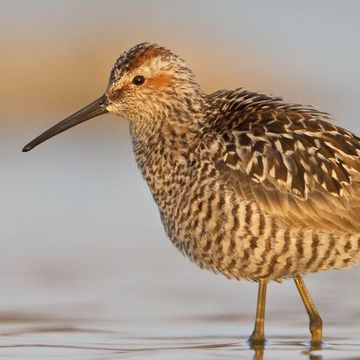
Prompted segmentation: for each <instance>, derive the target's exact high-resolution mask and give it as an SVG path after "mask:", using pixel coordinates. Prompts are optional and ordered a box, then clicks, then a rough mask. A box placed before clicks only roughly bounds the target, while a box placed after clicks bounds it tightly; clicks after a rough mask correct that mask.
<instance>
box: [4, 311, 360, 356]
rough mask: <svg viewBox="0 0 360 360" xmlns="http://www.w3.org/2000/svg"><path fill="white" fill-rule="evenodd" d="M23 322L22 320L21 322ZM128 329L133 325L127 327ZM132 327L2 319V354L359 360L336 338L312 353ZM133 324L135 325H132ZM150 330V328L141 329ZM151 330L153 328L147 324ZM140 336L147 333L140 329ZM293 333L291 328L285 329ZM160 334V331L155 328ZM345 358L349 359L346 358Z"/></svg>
mask: <svg viewBox="0 0 360 360" xmlns="http://www.w3.org/2000/svg"><path fill="white" fill-rule="evenodd" d="M21 319H23V321H21ZM128 325H129V326H128ZM130 325H131V324H130V323H123V324H122V323H118V324H114V323H111V322H109V323H99V322H92V323H91V322H90V323H89V322H87V323H86V326H85V324H84V323H83V322H82V321H74V319H46V318H44V317H38V316H36V315H35V316H32V315H23V314H19V315H16V314H12V315H9V316H1V315H0V354H1V356H4V357H11V356H15V357H16V356H21V354H26V356H27V357H36V356H45V357H46V358H50V357H51V356H52V355H55V354H56V355H58V356H61V358H62V359H70V358H71V359H85V358H86V359H93V360H97V359H98V360H100V359H104V358H106V359H119V355H121V354H122V355H124V356H125V357H127V356H129V357H131V358H132V359H139V360H140V359H142V360H143V359H147V360H155V359H156V360H159V359H174V360H176V359H184V358H186V359H193V358H194V359H204V360H206V359H229V358H231V359H235V358H236V359H238V358H239V359H249V360H250V359H253V360H263V359H265V358H267V357H269V358H272V359H274V358H276V359H285V360H289V359H291V360H293V359H303V360H306V359H309V360H325V359H326V360H331V359H332V360H335V359H336V360H345V359H348V360H350V359H356V358H358V357H357V356H358V354H359V352H360V344H359V343H354V342H350V343H348V344H347V341H348V340H346V339H331V343H326V345H325V346H324V348H323V349H316V348H311V347H310V348H309V347H308V346H307V345H306V342H301V341H298V340H294V338H295V337H282V338H275V339H271V341H268V342H267V343H266V345H265V346H259V345H256V346H253V347H251V346H249V345H248V342H247V341H245V340H242V341H239V340H238V338H236V337H235V336H234V335H229V336H227V335H223V336H216V335H212V336H199V335H196V334H189V336H186V337H184V336H181V337H179V336H171V335H159V336H144V337H141V336H136V335H134V334H133V331H130V332H127V331H125V329H127V328H129V329H130V328H131V326H130ZM133 325H134V324H133ZM142 325H143V326H145V327H146V324H145V323H144V324H142ZM148 325H149V324H148ZM153 325H157V326H160V333H162V334H165V333H166V332H168V331H169V330H170V329H171V328H172V326H171V324H169V323H166V322H165V323H162V324H159V323H157V324H153ZM185 325H186V326H183V325H182V324H181V323H180V324H179V328H180V329H181V332H186V329H189V323H188V322H187V323H186V324H185ZM136 329H137V331H135V333H136V332H142V330H143V328H142V327H141V325H140V324H137V326H136ZM285 330H287V331H288V330H289V329H285ZM154 331H155V332H158V331H159V328H157V329H151V332H154ZM344 354H346V356H344Z"/></svg>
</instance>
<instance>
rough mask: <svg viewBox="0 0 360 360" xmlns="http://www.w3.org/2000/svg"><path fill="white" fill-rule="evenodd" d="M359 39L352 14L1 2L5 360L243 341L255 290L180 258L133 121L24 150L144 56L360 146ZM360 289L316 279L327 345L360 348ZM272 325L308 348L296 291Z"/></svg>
mask: <svg viewBox="0 0 360 360" xmlns="http://www.w3.org/2000/svg"><path fill="white" fill-rule="evenodd" d="M359 33H360V2H358V1H355V0H354V1H351V0H347V1H330V0H317V1H313V0H302V1H300V0H293V1H287V0H272V1H259V0H255V1H239V0H227V1H205V0H202V1H191V0H182V1H172V0H170V1H165V0H158V1H156V0H149V1H145V0H143V1H140V0H133V1H130V0H128V1H111V0H107V1H100V0H97V1H96V0H63V1H61V2H60V1H58V2H55V1H54V2H50V1H46V0H32V1H25V0H24V1H20V0H0V49H1V50H0V85H1V86H0V109H1V112H0V126H1V132H0V149H1V158H0V159H1V160H0V161H1V205H0V234H1V237H0V241H1V252H0V288H1V295H0V341H1V344H5V345H6V353H4V351H5V349H4V348H0V349H1V350H0V355H1V354H3V355H4V354H6V355H8V356H10V355H14V354H18V356H20V357H21V356H22V355H24V356H25V354H29V351H30V350H29V349H30V348H28V347H27V346H26V344H28V345H29V344H30V345H31V344H33V343H36V342H37V343H40V344H44V343H46V344H52V345H53V346H54V344H59V343H60V344H63V345H64V343H66V344H69V343H71V344H73V342H75V343H76V342H78V343H83V342H88V343H93V342H94V341H92V340H91V339H92V338H91V336H93V337H94V338H96V339H99V338H101V339H102V342H101V343H102V344H104V343H112V344H113V345H114V343H115V344H117V345H118V343H117V342H116V341H120V340H119V339H120V338H121V339H124V338H126V336H127V337H128V339H129V338H131V336H133V338H134V337H135V336H138V337H139V336H140V335H139V334H142V335H143V338H144V339H145V338H146V339H149V338H150V337H151V336H158V337H159V338H162V339H164V338H166V337H171V336H173V338H172V339H178V338H185V339H188V341H189V342H191V341H192V340H190V339H196V337H197V336H198V337H199V338H201V339H202V340H201V341H200V340H199V342H202V343H211V342H215V343H216V342H219V341H220V342H221V341H223V342H224V341H225V342H226V341H230V342H231V341H232V339H233V341H238V340H239V341H240V340H241V341H245V339H246V336H247V335H248V334H249V333H250V331H251V330H252V325H253V319H254V316H255V301H256V294H257V287H256V285H255V284H251V283H246V282H241V283H237V282H235V281H228V280H226V279H224V278H222V277H221V276H216V275H214V274H211V273H207V272H204V271H202V270H200V269H198V268H197V267H196V266H195V265H193V264H191V263H190V262H189V261H188V260H187V259H185V258H183V257H182V256H181V255H179V253H178V252H177V251H176V249H175V248H173V246H172V245H171V243H170V241H168V239H167V238H166V236H165V234H164V231H163V229H162V226H161V222H160V218H159V215H158V211H157V208H156V206H155V204H154V203H153V201H152V197H151V195H150V193H149V191H148V189H147V186H146V184H145V183H144V181H143V180H142V178H141V176H140V173H139V171H138V169H137V167H136V164H135V162H134V159H133V155H132V152H131V143H130V138H129V135H128V124H127V122H126V121H125V120H123V119H120V118H116V117H113V116H111V115H106V116H102V117H99V118H96V119H94V120H91V121H89V122H87V123H85V124H82V125H80V126H78V127H76V128H74V129H71V130H70V131H68V132H66V133H64V134H61V135H59V136H58V137H56V138H54V139H52V140H51V141H48V142H46V143H44V144H43V145H41V146H40V147H39V148H36V149H35V150H33V151H32V152H30V153H26V154H23V153H21V149H22V147H23V145H25V144H26V143H27V142H28V141H29V140H31V139H32V138H34V137H35V136H37V135H38V134H39V133H40V132H42V131H43V130H45V129H47V128H48V127H49V126H51V125H52V124H54V123H55V122H58V121H59V120H61V119H63V118H64V117H66V116H67V115H69V114H71V113H73V112H74V111H76V110H78V109H80V108H81V107H83V106H84V105H86V104H88V103H89V102H90V101H92V100H94V99H96V98H97V97H99V96H100V95H101V94H102V93H103V91H104V89H105V87H106V85H107V80H108V75H109V71H110V69H111V67H112V65H113V63H114V61H115V60H116V58H117V57H118V56H119V55H120V54H121V53H122V52H123V51H124V50H126V49H128V48H129V47H131V46H133V45H135V44H137V43H140V42H143V41H150V42H156V43H158V44H160V45H163V46H165V47H168V48H170V49H171V50H173V51H174V52H175V53H177V54H179V55H180V56H181V57H183V58H184V59H185V60H186V61H187V63H188V65H189V66H190V67H191V68H192V69H193V71H194V73H195V74H196V75H197V78H198V81H199V82H200V83H201V85H202V86H203V88H204V89H205V90H206V91H207V92H212V91H215V90H217V89H220V88H235V87H240V86H241V87H245V88H248V89H251V90H257V91H261V92H265V93H271V94H274V95H282V96H284V97H285V98H286V99H287V100H289V101H296V102H300V103H305V104H312V105H315V106H316V107H318V108H320V109H322V110H325V111H328V112H330V113H332V114H333V116H334V118H335V119H336V120H335V122H336V123H337V124H339V125H341V126H343V127H346V128H349V129H351V130H352V131H354V132H356V133H358V134H360V123H359V114H358V108H359V97H360V87H359V84H360V61H359V60H360V42H359ZM359 276H360V268H354V269H352V270H349V271H344V272H341V273H340V272H334V271H332V272H327V273H321V274H316V275H311V276H309V277H308V279H307V283H308V285H309V289H310V291H311V293H312V294H313V297H314V300H315V302H316V303H317V305H318V308H319V310H320V312H321V314H322V316H323V318H324V320H325V324H326V326H327V328H325V335H326V336H328V337H329V338H330V339H331V338H332V337H338V336H339V334H346V330H344V329H349V328H350V330H349V332H350V335H349V336H350V337H351V336H355V338H356V336H358V334H359V325H358V324H359V320H360V307H359V305H358V303H357V298H358V296H359V295H360V287H359ZM267 318H268V322H267V333H268V336H269V337H276V336H279V337H281V336H285V335H289V334H291V336H293V339H296V338H300V337H301V338H303V339H307V338H308V330H307V321H308V320H307V317H306V314H305V311H304V310H303V307H302V304H301V301H300V299H299V298H298V295H297V292H296V289H295V287H294V285H293V283H292V282H289V281H286V282H284V283H283V284H282V285H278V284H272V285H271V286H270V287H269V294H268V316H267ZM342 325H344V326H343V328H341V326H342ZM84 329H85V330H84ZM94 329H95V330H94ZM100 329H102V330H103V331H105V330H106V331H110V329H111V331H115V334H116V336H115V335H113V337H109V336H107V335H103V337H102V335H99V334H101V332H100ZM289 329H290V330H289ZM354 329H355V330H354ZM81 330H84V331H81ZM90 330H91V331H92V332H93V333H90V335H89V334H88V333H87V332H86V331H90ZM75 331H77V332H78V333H79V335H78V336H79V338H76V337H75V338H74V337H71V340H70V338H66V334H69V333H72V332H75ZM60 332H61V334H63V335H61V336H59V333H60ZM94 332H95V334H96V335H94ZM44 333H46V335H44ZM51 334H55V335H56V336H51ZM84 334H85V335H84ZM91 334H93V335H91ZM131 334H132V335H131ZM355 334H356V335H355ZM5 335H6V336H5ZM9 335H14V336H13V337H9ZM15 335H16V336H15ZM81 336H84V337H83V338H82V337H81ZM344 337H347V335H344ZM64 338H65V339H67V340H64ZM110 338H111V339H112V340H111V341H110V340H109V339H110ZM74 339H75V340H74ZM105 339H106V340H105ZM225 339H226V340H225ZM229 339H230V340H229ZM357 340H359V339H357ZM173 341H174V342H176V341H175V340H173ZM129 343H131V341H129V342H128V343H127V344H122V345H123V346H125V345H129ZM150 343H151V342H150ZM165 343H166V344H168V341H165ZM358 343H359V341H358ZM19 344H23V345H24V344H25V345H24V346H25V349H24V350H21V349H22V348H20V347H19V346H16V345H19ZM11 345H14V346H13V347H12V346H11ZM30 345H29V346H30ZM133 346H134V347H135V348H136V347H137V346H138V343H134V345H133ZM148 346H149V345H148ZM50 348H51V347H49V349H50ZM31 349H32V350H31V351H34V352H36V351H40V350H39V349H35V348H34V347H31ZM34 349H35V350H34ZM49 349H48V350H47V351H50V350H49ZM41 351H44V350H41ZM58 351H59V349H58V348H57V349H56V353H57V354H58ZM1 352H2V353H1ZM18 352H19V353H18ZM218 355H219V354H218ZM172 356H173V357H172V358H173V359H175V358H176V357H175V356H174V354H173V355H172ZM188 356H190V355H189V354H188ZM199 356H200V355H199ZM199 356H198V357H196V358H197V359H200V357H199ZM329 356H330V355H329ZM149 357H150V356H149V355H147V358H149ZM330 357H331V356H330ZM330 357H327V358H330ZM85 358H87V359H88V358H90V357H85ZM155 358H156V359H157V358H160V356H158V355H155V357H154V359H155ZM167 358H169V357H167ZM179 358H180V357H179ZM187 358H189V357H187ZM193 358H195V357H193ZM204 358H208V357H204ZM219 358H221V356H220V355H219ZM277 358H279V357H277ZM292 358H294V359H295V358H296V357H292ZM337 359H339V357H337Z"/></svg>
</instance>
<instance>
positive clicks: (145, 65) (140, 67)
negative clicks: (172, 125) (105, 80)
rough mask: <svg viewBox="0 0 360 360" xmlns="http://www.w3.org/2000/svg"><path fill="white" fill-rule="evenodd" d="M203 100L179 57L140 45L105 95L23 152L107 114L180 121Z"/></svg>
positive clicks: (118, 67) (123, 59)
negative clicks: (176, 119) (178, 119)
mask: <svg viewBox="0 0 360 360" xmlns="http://www.w3.org/2000/svg"><path fill="white" fill-rule="evenodd" d="M202 98H203V94H202V91H201V89H200V87H199V85H198V84H197V82H196V81H195V77H194V75H193V73H192V72H191V70H190V69H189V68H187V67H186V65H185V62H184V61H183V60H182V59H181V58H180V57H178V56H177V55H175V54H173V53H172V52H171V51H170V50H167V49H165V48H163V47H160V46H158V45H156V44H149V43H142V44H139V45H136V46H134V47H133V48H131V49H129V50H128V51H126V52H124V53H123V54H122V55H121V56H120V57H119V58H118V60H117V61H116V62H115V65H114V66H113V68H112V70H111V74H110V79H109V84H108V87H107V89H106V91H105V94H104V95H102V96H101V97H100V98H99V99H97V100H95V101H94V102H92V103H91V104H89V105H87V106H86V107H84V108H83V109H81V110H80V111H78V112H76V113H75V114H73V115H71V116H69V117H68V118H66V119H65V120H63V121H61V122H59V123H58V124H56V125H54V126H53V127H51V128H50V129H48V130H47V131H45V132H44V133H43V134H41V135H39V136H38V137H37V138H35V139H34V140H33V141H31V142H30V143H29V144H28V145H26V146H25V147H24V149H23V151H29V150H31V149H32V148H34V147H35V146H37V145H39V144H40V143H42V142H44V141H45V140H47V139H49V138H51V137H53V136H55V135H57V134H59V133H61V132H63V131H65V130H67V129H69V128H71V127H73V126H75V125H77V124H80V123H82V122H84V121H86V120H89V119H91V118H94V117H96V116H98V115H101V114H105V113H107V112H110V113H114V114H116V115H119V116H120V117H123V118H126V119H128V120H130V121H131V122H139V121H142V122H144V121H159V119H166V118H174V117H179V118H181V117H184V115H189V113H191V112H196V111H198V110H199V108H200V107H201V105H202V104H201V100H202ZM181 114H183V116H181Z"/></svg>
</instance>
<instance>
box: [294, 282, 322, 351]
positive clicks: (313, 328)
mask: <svg viewBox="0 0 360 360" xmlns="http://www.w3.org/2000/svg"><path fill="white" fill-rule="evenodd" d="M294 281H295V284H296V287H297V289H298V290H299V293H300V296H301V299H302V301H303V303H304V305H305V308H306V311H307V313H308V315H309V320H310V332H311V345H312V346H314V347H320V345H321V341H322V320H321V317H320V315H319V313H318V311H317V310H316V307H315V305H314V303H313V301H312V299H311V296H310V294H309V292H308V291H307V289H306V286H305V284H304V281H303V279H302V278H301V277H300V276H298V277H296V278H295V279H294Z"/></svg>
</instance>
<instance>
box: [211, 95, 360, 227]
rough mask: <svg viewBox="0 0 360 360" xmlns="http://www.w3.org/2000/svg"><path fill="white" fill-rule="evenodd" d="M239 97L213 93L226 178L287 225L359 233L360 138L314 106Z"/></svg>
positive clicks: (219, 162)
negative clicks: (333, 121) (225, 103)
mask: <svg viewBox="0 0 360 360" xmlns="http://www.w3.org/2000/svg"><path fill="white" fill-rule="evenodd" d="M237 92H238V96H235V95H233V94H231V96H230V97H227V95H226V92H223V93H219V94H217V95H216V96H215V95H212V96H214V99H213V102H214V104H216V106H217V108H218V109H219V110H218V112H217V113H216V115H215V118H214V121H213V132H212V134H211V136H212V140H213V141H215V142H217V143H218V144H221V146H220V148H219V147H218V151H217V152H216V153H214V154H212V156H213V161H214V164H215V166H216V168H217V169H218V171H219V172H220V174H221V177H222V180H223V181H224V182H226V183H227V184H228V185H229V186H231V187H232V188H233V189H234V190H235V191H236V192H237V193H238V194H239V196H241V197H243V198H245V199H246V200H249V201H254V202H256V203H257V204H258V205H259V206H260V208H262V209H263V210H264V211H266V212H269V213H272V214H274V215H276V216H277V217H279V218H281V220H282V221H283V222H285V223H293V224H298V225H305V226H309V227H312V228H316V229H319V230H324V231H331V232H332V233H360V156H359V155H360V139H359V138H358V137H356V136H355V135H354V134H352V133H351V132H349V131H347V130H344V129H342V128H340V127H337V126H335V125H333V124H331V123H329V122H328V121H327V116H326V114H324V113H321V112H318V111H316V110H314V109H312V108H308V107H301V106H300V105H287V104H286V103H284V102H283V101H282V100H281V99H279V98H271V97H267V96H265V95H261V96H263V98H261V96H260V95H259V94H255V93H250V94H255V95H253V97H251V96H249V95H247V94H249V93H248V92H246V94H244V92H243V91H242V92H241V91H240V90H237ZM242 98H243V99H245V100H246V101H245V104H244V103H242V101H241V99H242ZM219 99H220V100H219ZM229 99H230V100H229ZM239 99H240V100H239ZM269 99H272V100H273V103H272V104H271V101H270V100H269ZM251 100H252V101H251ZM227 101H228V102H230V104H227V106H226V107H222V106H221V104H222V102H227ZM271 105H272V106H271ZM270 109H271V110H270ZM210 142H211V141H210Z"/></svg>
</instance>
